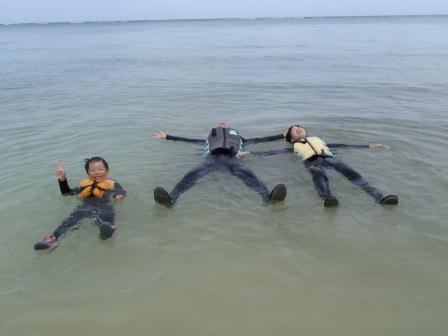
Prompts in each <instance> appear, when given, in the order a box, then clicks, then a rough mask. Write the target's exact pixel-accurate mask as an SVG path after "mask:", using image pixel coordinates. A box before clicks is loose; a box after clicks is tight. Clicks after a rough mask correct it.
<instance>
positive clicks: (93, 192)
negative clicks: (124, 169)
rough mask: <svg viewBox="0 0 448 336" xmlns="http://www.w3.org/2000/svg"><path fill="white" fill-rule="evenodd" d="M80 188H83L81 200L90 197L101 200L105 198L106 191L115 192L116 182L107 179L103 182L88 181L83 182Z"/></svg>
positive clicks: (80, 194)
mask: <svg viewBox="0 0 448 336" xmlns="http://www.w3.org/2000/svg"><path fill="white" fill-rule="evenodd" d="M79 186H80V187H81V192H80V193H79V196H80V197H81V198H87V197H90V196H95V197H98V198H101V197H103V196H104V193H105V192H106V190H113V189H114V188H115V181H113V180H109V179H105V180H104V181H101V182H95V181H94V180H91V179H87V180H82V181H81V182H80V183H79Z"/></svg>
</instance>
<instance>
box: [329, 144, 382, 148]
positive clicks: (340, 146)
mask: <svg viewBox="0 0 448 336" xmlns="http://www.w3.org/2000/svg"><path fill="white" fill-rule="evenodd" d="M327 146H328V148H375V149H389V148H390V146H389V145H383V144H371V145H347V144H338V143H333V144H327Z"/></svg>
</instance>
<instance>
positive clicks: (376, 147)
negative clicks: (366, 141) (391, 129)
mask: <svg viewBox="0 0 448 336" xmlns="http://www.w3.org/2000/svg"><path fill="white" fill-rule="evenodd" d="M369 147H370V148H375V149H389V148H390V146H389V145H383V144H372V145H369Z"/></svg>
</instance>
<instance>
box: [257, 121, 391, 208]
mask: <svg viewBox="0 0 448 336" xmlns="http://www.w3.org/2000/svg"><path fill="white" fill-rule="evenodd" d="M285 140H286V141H287V142H289V143H292V144H293V145H294V148H287V149H284V150H280V151H278V150H273V151H268V152H262V153H258V154H263V155H272V154H278V153H281V152H295V153H297V154H298V155H299V157H300V158H301V159H302V161H303V163H304V164H305V167H306V168H307V169H308V171H309V172H310V174H311V176H312V179H313V183H314V187H315V189H316V190H317V192H318V194H319V196H320V197H322V198H323V199H324V206H325V207H332V206H337V205H338V204H339V201H338V200H337V198H336V197H334V196H332V195H331V191H330V185H329V183H328V177H327V175H326V174H325V168H333V169H335V170H336V171H338V172H339V173H341V174H342V175H344V176H345V177H346V178H347V179H348V180H349V181H350V182H352V183H353V184H355V185H356V186H358V187H360V188H361V189H362V190H364V191H365V192H367V193H368V194H369V195H370V196H372V197H373V198H374V199H375V201H376V202H377V203H379V204H383V205H385V204H389V205H395V204H398V197H397V196H395V195H387V196H384V195H383V194H382V193H380V192H379V191H378V190H377V189H376V188H375V187H373V186H372V185H370V184H369V183H368V182H367V181H366V180H365V179H364V178H363V177H362V176H361V175H360V174H359V173H358V172H356V171H355V170H354V169H353V168H351V167H350V166H349V165H347V164H345V163H343V162H341V161H339V160H338V159H336V158H335V157H334V155H333V153H332V152H331V151H330V148H347V147H352V148H379V149H382V148H389V146H387V145H383V144H372V145H346V144H326V143H325V142H324V141H323V140H322V139H320V138H318V137H308V136H307V134H306V131H305V129H304V128H303V127H302V126H300V125H293V126H291V127H290V128H289V129H288V131H287V132H286V133H285Z"/></svg>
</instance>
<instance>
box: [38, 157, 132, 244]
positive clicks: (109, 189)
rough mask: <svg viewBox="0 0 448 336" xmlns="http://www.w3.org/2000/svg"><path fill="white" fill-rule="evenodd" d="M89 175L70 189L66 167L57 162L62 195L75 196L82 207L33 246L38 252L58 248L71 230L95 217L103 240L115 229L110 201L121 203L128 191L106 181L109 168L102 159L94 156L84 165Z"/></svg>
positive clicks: (112, 181) (57, 174)
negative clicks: (61, 237)
mask: <svg viewBox="0 0 448 336" xmlns="http://www.w3.org/2000/svg"><path fill="white" fill-rule="evenodd" d="M84 168H85V170H86V173H87V175H88V178H87V179H84V180H82V181H81V182H80V183H79V186H78V187H76V188H73V189H72V188H70V187H69V185H68V182H67V177H66V175H65V169H64V165H63V164H62V163H58V164H57V166H56V176H57V177H58V182H59V189H60V191H61V194H62V195H76V196H77V197H78V198H79V199H81V201H82V204H80V205H79V206H77V207H76V208H75V210H74V211H73V212H72V213H71V214H70V216H69V217H67V218H66V219H65V220H64V221H63V222H62V224H61V225H60V226H59V227H58V228H57V229H56V230H55V231H54V233H53V234H52V235H47V236H44V237H43V238H42V240H41V241H39V242H37V243H36V244H34V249H35V250H44V249H48V248H52V247H55V246H57V245H58V239H59V237H60V236H61V235H63V234H64V233H66V232H67V231H68V230H70V229H72V228H73V227H74V226H75V225H76V224H78V223H79V221H81V220H82V219H84V218H87V217H92V218H94V219H95V220H96V223H97V225H98V226H99V230H100V238H101V239H107V238H110V237H111V236H112V234H113V233H114V232H115V230H116V225H115V211H114V208H113V206H112V204H111V202H110V199H111V198H113V199H114V200H115V201H117V202H121V201H122V200H123V199H124V197H125V196H126V191H125V190H124V189H123V187H122V186H121V185H120V184H119V183H118V182H116V181H114V180H111V179H109V178H107V176H108V174H109V165H108V163H107V162H106V160H104V159H103V158H101V157H99V156H94V157H92V158H90V159H86V161H85V166H84Z"/></svg>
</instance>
